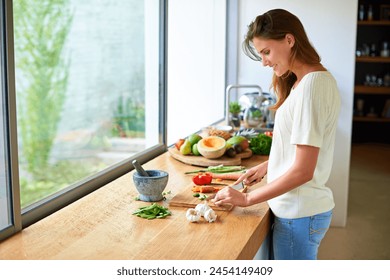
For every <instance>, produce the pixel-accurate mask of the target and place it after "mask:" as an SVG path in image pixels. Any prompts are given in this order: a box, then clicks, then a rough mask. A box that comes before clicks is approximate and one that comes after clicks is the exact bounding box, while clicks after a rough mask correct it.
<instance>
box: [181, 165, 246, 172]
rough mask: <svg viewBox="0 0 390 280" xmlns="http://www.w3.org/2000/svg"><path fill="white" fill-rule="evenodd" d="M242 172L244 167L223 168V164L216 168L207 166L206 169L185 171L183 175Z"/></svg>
mask: <svg viewBox="0 0 390 280" xmlns="http://www.w3.org/2000/svg"><path fill="white" fill-rule="evenodd" d="M244 170H245V167H244V166H240V165H231V166H224V165H223V164H220V165H217V166H209V167H207V168H206V169H199V170H193V171H187V172H185V173H184V174H194V173H199V172H210V173H232V172H243V171H244Z"/></svg>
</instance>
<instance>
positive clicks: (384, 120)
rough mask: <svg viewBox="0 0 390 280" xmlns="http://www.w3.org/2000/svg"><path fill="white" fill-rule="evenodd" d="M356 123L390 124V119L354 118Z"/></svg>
mask: <svg viewBox="0 0 390 280" xmlns="http://www.w3.org/2000/svg"><path fill="white" fill-rule="evenodd" d="M353 121H354V122H390V118H380V117H353Z"/></svg>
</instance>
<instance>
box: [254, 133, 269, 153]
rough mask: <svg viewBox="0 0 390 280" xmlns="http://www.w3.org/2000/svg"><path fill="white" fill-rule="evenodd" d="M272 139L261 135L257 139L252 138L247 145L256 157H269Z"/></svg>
mask: <svg viewBox="0 0 390 280" xmlns="http://www.w3.org/2000/svg"><path fill="white" fill-rule="evenodd" d="M271 144H272V137H270V136H267V135H265V134H264V133H261V134H259V135H257V137H255V138H252V139H251V141H250V143H249V148H250V149H251V150H252V152H253V153H254V154H256V155H269V153H270V151H271Z"/></svg>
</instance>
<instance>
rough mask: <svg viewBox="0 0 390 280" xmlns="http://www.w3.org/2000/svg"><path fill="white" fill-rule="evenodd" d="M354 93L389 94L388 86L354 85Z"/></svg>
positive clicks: (389, 88)
mask: <svg viewBox="0 0 390 280" xmlns="http://www.w3.org/2000/svg"><path fill="white" fill-rule="evenodd" d="M355 94H390V87H370V86H364V85H356V86H355Z"/></svg>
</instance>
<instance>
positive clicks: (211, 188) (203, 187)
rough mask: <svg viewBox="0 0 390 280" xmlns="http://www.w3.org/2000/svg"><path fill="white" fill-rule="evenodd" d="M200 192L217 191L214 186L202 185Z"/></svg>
mask: <svg viewBox="0 0 390 280" xmlns="http://www.w3.org/2000/svg"><path fill="white" fill-rule="evenodd" d="M200 192H201V193H212V192H215V189H214V187H213V186H200Z"/></svg>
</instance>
